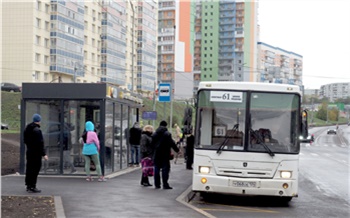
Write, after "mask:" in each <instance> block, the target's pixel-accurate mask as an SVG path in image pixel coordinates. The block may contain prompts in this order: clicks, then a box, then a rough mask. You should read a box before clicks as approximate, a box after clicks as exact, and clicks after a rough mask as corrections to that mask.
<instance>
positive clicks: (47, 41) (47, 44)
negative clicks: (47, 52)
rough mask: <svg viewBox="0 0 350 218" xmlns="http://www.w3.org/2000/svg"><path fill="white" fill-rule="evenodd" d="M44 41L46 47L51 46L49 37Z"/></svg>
mask: <svg viewBox="0 0 350 218" xmlns="http://www.w3.org/2000/svg"><path fill="white" fill-rule="evenodd" d="M44 43H45V47H46V48H48V47H49V46H50V44H49V39H45V41H44Z"/></svg>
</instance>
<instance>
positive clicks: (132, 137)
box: [129, 122, 142, 166]
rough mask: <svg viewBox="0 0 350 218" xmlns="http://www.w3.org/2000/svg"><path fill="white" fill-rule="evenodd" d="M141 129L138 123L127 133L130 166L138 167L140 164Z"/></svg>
mask: <svg viewBox="0 0 350 218" xmlns="http://www.w3.org/2000/svg"><path fill="white" fill-rule="evenodd" d="M141 133H142V129H141V128H140V125H139V123H138V122H135V123H134V126H133V127H131V128H130V131H129V144H130V148H131V163H130V164H131V165H134V164H135V165H137V166H138V165H139V162H140V143H141Z"/></svg>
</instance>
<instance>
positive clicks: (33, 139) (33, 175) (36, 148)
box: [23, 114, 48, 193]
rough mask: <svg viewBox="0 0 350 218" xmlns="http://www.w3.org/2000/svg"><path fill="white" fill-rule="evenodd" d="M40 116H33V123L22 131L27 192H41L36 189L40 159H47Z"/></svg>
mask: <svg viewBox="0 0 350 218" xmlns="http://www.w3.org/2000/svg"><path fill="white" fill-rule="evenodd" d="M40 122H41V116H40V115H39V114H34V115H33V122H32V123H30V124H28V125H27V126H26V128H25V130H24V137H23V139H24V143H25V144H26V145H27V153H26V156H27V166H26V177H25V183H26V186H27V192H32V193H39V192H41V190H39V189H37V188H36V182H37V179H38V175H39V171H40V168H41V159H42V158H43V157H44V159H45V160H48V157H47V155H46V153H45V149H44V139H43V134H42V132H41V130H40Z"/></svg>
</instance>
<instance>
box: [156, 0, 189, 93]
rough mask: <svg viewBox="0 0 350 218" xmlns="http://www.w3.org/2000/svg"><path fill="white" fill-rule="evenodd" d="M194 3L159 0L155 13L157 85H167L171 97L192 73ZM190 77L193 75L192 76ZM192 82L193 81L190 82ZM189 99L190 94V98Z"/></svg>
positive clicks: (187, 0)
mask: <svg viewBox="0 0 350 218" xmlns="http://www.w3.org/2000/svg"><path fill="white" fill-rule="evenodd" d="M194 6H195V1H193V0H192V1H189V0H180V1H176V0H159V12H158V83H169V84H171V86H172V87H173V88H174V87H178V88H177V89H174V95H175V96H177V95H180V94H179V93H177V92H178V91H180V90H179V89H180V88H179V87H180V85H179V84H181V83H182V88H181V89H184V88H188V86H191V87H190V92H191V93H192V91H193V88H192V86H193V83H191V84H188V85H183V84H184V83H186V82H187V81H188V77H187V76H188V74H192V71H193V66H192V65H193V55H194V54H193V45H194V16H195V11H194ZM191 77H192V75H191ZM191 81H192V80H191ZM191 96H192V94H191Z"/></svg>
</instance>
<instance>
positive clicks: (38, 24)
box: [35, 18, 41, 28]
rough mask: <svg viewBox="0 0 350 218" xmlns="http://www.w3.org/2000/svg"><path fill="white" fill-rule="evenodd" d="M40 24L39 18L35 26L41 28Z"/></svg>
mask: <svg viewBox="0 0 350 218" xmlns="http://www.w3.org/2000/svg"><path fill="white" fill-rule="evenodd" d="M40 23H41V20H40V19H39V18H36V24H35V26H36V27H38V28H40Z"/></svg>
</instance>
